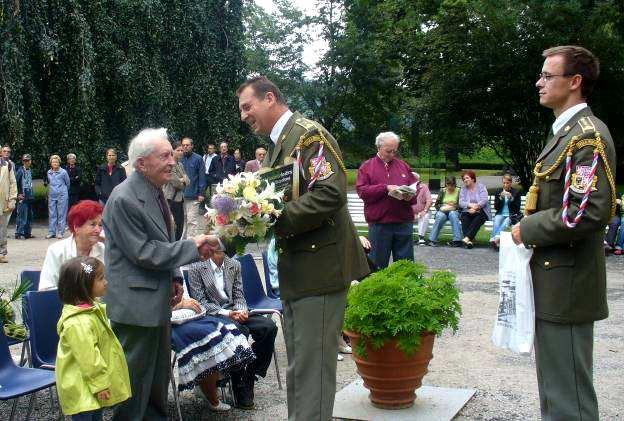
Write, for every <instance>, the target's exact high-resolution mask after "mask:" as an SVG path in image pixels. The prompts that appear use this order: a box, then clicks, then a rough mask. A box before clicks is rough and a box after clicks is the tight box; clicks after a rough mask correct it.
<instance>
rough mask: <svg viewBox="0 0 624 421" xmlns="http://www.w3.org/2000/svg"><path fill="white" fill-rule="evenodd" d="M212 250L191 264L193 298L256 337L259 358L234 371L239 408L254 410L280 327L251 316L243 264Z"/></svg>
mask: <svg viewBox="0 0 624 421" xmlns="http://www.w3.org/2000/svg"><path fill="white" fill-rule="evenodd" d="M211 241H212V240H211ZM211 245H212V243H211ZM213 250H214V251H213V252H212V255H211V257H210V259H208V260H207V261H205V262H197V263H193V264H191V265H189V267H188V270H189V283H190V287H191V291H190V295H191V296H193V297H194V298H195V299H196V300H197V301H199V302H200V303H201V304H202V306H204V308H205V309H206V312H207V313H208V314H211V315H213V316H216V317H219V318H221V319H223V321H224V323H234V324H235V325H236V327H238V329H239V330H240V331H241V332H243V333H244V334H245V336H247V337H249V335H251V337H252V338H253V344H252V345H251V348H252V349H253V351H254V354H256V359H255V360H254V361H252V362H251V363H250V364H248V365H247V367H245V368H244V369H242V370H239V371H235V372H232V386H233V389H234V396H235V397H236V404H237V406H238V407H239V408H242V409H251V408H253V407H254V402H253V399H254V393H253V389H254V384H255V381H256V376H261V377H265V376H266V373H267V369H268V368H269V365H270V364H271V355H273V347H274V346H275V336H276V335H277V326H275V323H274V322H273V321H272V320H270V319H267V318H265V317H263V316H261V315H259V314H255V315H250V314H249V312H248V311H247V302H246V301H245V296H244V295H243V279H242V276H241V265H240V263H239V262H238V260H236V259H230V258H229V257H227V256H226V255H225V251H224V247H223V246H222V245H220V244H219V245H215V247H213Z"/></svg>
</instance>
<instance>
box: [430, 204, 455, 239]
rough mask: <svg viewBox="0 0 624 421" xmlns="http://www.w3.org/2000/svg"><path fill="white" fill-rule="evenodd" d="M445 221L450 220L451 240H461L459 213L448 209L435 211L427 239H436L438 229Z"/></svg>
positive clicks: (438, 233) (438, 232)
mask: <svg viewBox="0 0 624 421" xmlns="http://www.w3.org/2000/svg"><path fill="white" fill-rule="evenodd" d="M446 221H450V222H451V227H452V228H453V241H461V239H462V229H461V222H460V221H459V213H457V211H450V212H448V213H446V212H442V211H437V212H436V215H435V222H434V223H433V227H432V228H431V233H430V234H429V241H434V242H435V241H438V236H439V235H440V230H441V229H442V227H443V226H444V224H445V223H446Z"/></svg>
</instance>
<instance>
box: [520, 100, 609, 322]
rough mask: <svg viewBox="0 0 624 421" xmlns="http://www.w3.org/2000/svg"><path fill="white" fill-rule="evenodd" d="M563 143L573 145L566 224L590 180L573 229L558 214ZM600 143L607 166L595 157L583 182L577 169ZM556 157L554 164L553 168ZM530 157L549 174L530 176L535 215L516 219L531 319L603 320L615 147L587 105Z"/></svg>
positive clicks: (588, 162) (584, 171) (562, 183)
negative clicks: (525, 256)
mask: <svg viewBox="0 0 624 421" xmlns="http://www.w3.org/2000/svg"><path fill="white" fill-rule="evenodd" d="M570 142H572V143H573V144H574V145H576V146H575V147H574V148H573V157H572V170H571V172H572V176H571V182H572V185H571V188H570V191H569V197H570V203H569V209H568V212H567V214H568V220H569V221H573V220H574V218H575V217H576V215H577V211H578V209H579V206H580V203H581V200H582V197H583V191H584V190H585V188H586V187H587V185H588V184H589V183H590V182H593V183H594V184H593V187H592V192H591V194H590V196H589V201H588V205H587V207H586V209H585V212H584V214H583V216H582V218H581V220H580V221H579V222H578V224H577V225H576V226H575V227H573V228H569V227H567V226H566V225H565V224H564V222H563V219H562V211H563V205H562V203H563V195H564V190H565V176H566V160H565V150H566V147H568V145H569V144H570ZM599 144H602V145H603V146H604V152H605V155H606V163H605V162H604V160H603V158H602V157H601V158H600V159H599V161H598V166H597V172H596V176H595V177H594V179H593V180H590V177H589V176H587V175H583V174H587V173H588V171H589V169H590V168H591V165H592V162H593V154H594V150H595V149H596V145H599ZM562 154H563V159H561V155H562ZM603 156H604V155H603ZM558 160H559V161H560V163H558V165H557V166H556V168H553V166H554V165H555V164H556V162H557V161H558ZM537 161H538V166H539V163H541V164H542V165H541V168H539V169H538V167H536V170H537V171H538V172H540V173H542V174H543V173H549V174H548V175H543V176H541V177H537V178H536V182H537V185H538V187H539V192H538V199H537V209H536V212H535V213H533V214H532V215H529V216H526V217H525V218H523V219H522V221H521V222H520V234H521V236H522V241H523V242H524V244H525V245H526V246H527V247H531V248H534V250H533V257H532V259H531V274H532V276H533V290H534V295H535V316H536V317H537V318H538V319H542V320H547V321H551V322H556V323H587V322H592V321H595V320H601V319H604V318H606V317H607V316H608V308H607V298H606V270H605V256H604V250H603V237H604V228H605V225H606V224H607V223H608V222H609V219H610V218H611V212H612V205H613V204H614V201H615V195H614V191H613V190H612V189H613V188H614V187H615V186H612V183H613V182H614V179H615V173H613V171H615V148H614V146H613V140H612V138H611V135H610V133H609V130H608V129H607V127H606V126H605V124H604V123H603V122H602V121H600V120H599V119H598V118H596V117H595V116H594V115H593V114H592V112H591V110H590V109H589V107H587V108H584V109H583V110H581V111H579V112H578V113H577V114H576V115H575V116H574V117H572V118H571V119H570V120H569V121H568V123H567V124H566V125H565V126H564V127H563V128H561V130H559V132H558V133H556V134H555V136H554V137H553V138H551V139H550V140H549V141H548V143H547V144H546V146H545V148H544V150H543V151H542V152H541V154H540V155H539V157H538V159H537ZM605 164H606V165H605ZM609 173H610V174H609Z"/></svg>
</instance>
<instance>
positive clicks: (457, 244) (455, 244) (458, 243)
mask: <svg viewBox="0 0 624 421" xmlns="http://www.w3.org/2000/svg"><path fill="white" fill-rule="evenodd" d="M463 244H464V242H463V241H449V242H448V243H446V245H447V246H449V247H461V246H462V245H463Z"/></svg>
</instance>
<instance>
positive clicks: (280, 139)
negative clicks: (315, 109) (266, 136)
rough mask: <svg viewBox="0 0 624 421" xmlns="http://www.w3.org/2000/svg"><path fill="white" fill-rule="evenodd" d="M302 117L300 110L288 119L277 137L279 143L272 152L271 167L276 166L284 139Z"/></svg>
mask: <svg viewBox="0 0 624 421" xmlns="http://www.w3.org/2000/svg"><path fill="white" fill-rule="evenodd" d="M300 117H301V114H299V113H298V112H294V113H293V115H291V116H290V118H289V119H288V121H287V122H286V125H285V126H284V129H283V130H282V132H281V133H280V135H279V137H278V138H277V143H276V144H275V147H274V148H273V152H272V153H271V160H270V161H269V166H270V167H273V166H275V162H276V161H277V158H278V157H279V156H280V154H281V152H282V145H283V143H284V139H286V137H288V134H289V133H290V131H291V130H292V128H293V127H294V126H295V121H297V119H298V118H300ZM271 142H272V141H271Z"/></svg>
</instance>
